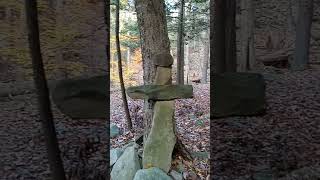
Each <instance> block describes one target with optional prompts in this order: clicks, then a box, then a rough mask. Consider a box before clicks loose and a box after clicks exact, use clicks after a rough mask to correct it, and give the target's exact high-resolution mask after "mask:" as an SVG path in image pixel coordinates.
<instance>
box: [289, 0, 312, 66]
mask: <svg viewBox="0 0 320 180" xmlns="http://www.w3.org/2000/svg"><path fill="white" fill-rule="evenodd" d="M312 16H313V0H300V1H299V7H298V22H297V27H296V40H295V50H294V58H293V61H292V63H291V70H293V71H300V70H304V69H306V68H307V65H308V61H309V47H310V35H311V24H312Z"/></svg>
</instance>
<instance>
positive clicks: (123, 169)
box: [111, 146, 141, 180]
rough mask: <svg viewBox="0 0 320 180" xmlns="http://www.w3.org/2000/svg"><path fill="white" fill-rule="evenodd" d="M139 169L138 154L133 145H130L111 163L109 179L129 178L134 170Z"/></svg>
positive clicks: (134, 172)
mask: <svg viewBox="0 0 320 180" xmlns="http://www.w3.org/2000/svg"><path fill="white" fill-rule="evenodd" d="M139 169H141V166H140V162H139V158H138V154H137V152H136V150H135V148H134V146H130V147H128V148H127V149H125V151H124V152H123V154H122V156H121V157H120V158H119V159H118V160H117V162H116V163H115V164H114V165H113V168H112V171H111V179H113V180H130V179H133V178H134V176H135V174H136V172H137V171H138V170H139Z"/></svg>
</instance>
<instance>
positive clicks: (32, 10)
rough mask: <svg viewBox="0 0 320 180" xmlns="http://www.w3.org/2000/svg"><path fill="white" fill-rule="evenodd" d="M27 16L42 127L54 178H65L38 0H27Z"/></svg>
mask: <svg viewBox="0 0 320 180" xmlns="http://www.w3.org/2000/svg"><path fill="white" fill-rule="evenodd" d="M25 5H26V17H27V24H28V31H29V32H28V37H29V45H30V51H31V56H32V64H33V73H34V75H33V76H34V82H35V86H36V89H37V95H38V107H39V114H40V119H41V120H42V128H43V130H44V135H45V137H46V147H47V153H48V159H49V165H50V169H51V173H52V179H59V180H65V179H66V177H65V172H64V168H63V163H62V160H61V157H60V150H59V144H58V140H57V137H56V131H55V127H54V122H53V115H52V111H51V106H50V99H49V91H48V86H47V82H46V77H45V72H44V68H43V62H42V57H41V50H40V40H39V25H38V13H37V1H35V0H26V1H25Z"/></svg>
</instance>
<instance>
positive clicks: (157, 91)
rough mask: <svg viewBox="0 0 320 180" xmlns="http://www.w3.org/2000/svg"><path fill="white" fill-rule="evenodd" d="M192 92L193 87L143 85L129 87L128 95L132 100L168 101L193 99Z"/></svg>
mask: <svg viewBox="0 0 320 180" xmlns="http://www.w3.org/2000/svg"><path fill="white" fill-rule="evenodd" d="M192 91H193V88H192V86H191V85H143V86H133V87H129V88H128V89H127V94H128V96H129V97H131V98H132V99H150V100H155V101H167V100H174V99H184V98H192V97H193V94H192Z"/></svg>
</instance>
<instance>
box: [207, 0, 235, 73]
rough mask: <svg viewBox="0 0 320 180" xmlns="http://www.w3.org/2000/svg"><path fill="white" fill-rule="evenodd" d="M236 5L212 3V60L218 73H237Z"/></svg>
mask: <svg viewBox="0 0 320 180" xmlns="http://www.w3.org/2000/svg"><path fill="white" fill-rule="evenodd" d="M235 3H236V2H235V1H234V0H215V1H214V2H210V10H211V15H210V22H211V23H212V24H213V27H211V30H210V31H211V35H210V36H211V38H210V39H211V43H210V44H211V45H212V46H211V52H212V53H213V55H212V56H210V59H211V61H212V62H214V65H215V71H216V73H223V72H235V71H236V67H237V63H236V62H237V61H236V32H235V29H236V28H235V11H236V4H235ZM213 18H214V19H213ZM212 21H213V22H212Z"/></svg>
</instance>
